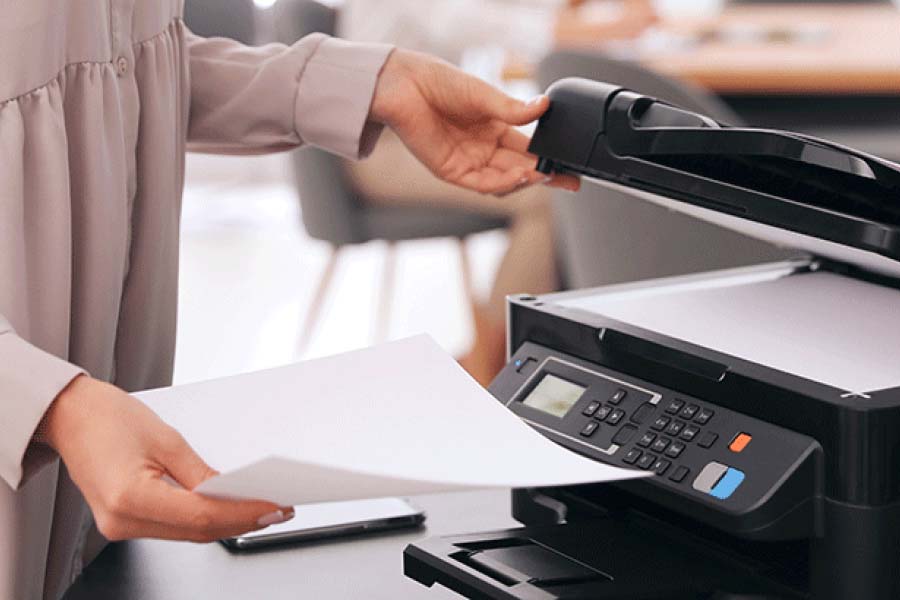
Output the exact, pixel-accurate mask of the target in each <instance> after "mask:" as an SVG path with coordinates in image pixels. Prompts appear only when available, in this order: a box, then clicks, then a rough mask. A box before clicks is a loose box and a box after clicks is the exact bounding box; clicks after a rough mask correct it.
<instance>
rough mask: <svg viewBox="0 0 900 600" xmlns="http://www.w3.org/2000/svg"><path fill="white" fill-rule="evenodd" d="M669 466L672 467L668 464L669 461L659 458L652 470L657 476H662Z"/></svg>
mask: <svg viewBox="0 0 900 600" xmlns="http://www.w3.org/2000/svg"><path fill="white" fill-rule="evenodd" d="M671 466H672V463H670V462H669V461H667V460H666V459H664V458H660V459H659V460H658V461H656V462H655V463H653V470H654V471H655V472H656V474H657V475H659V476H663V475H665V474H666V471H668V470H669V467H671Z"/></svg>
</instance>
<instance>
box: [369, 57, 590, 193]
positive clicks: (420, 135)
mask: <svg viewBox="0 0 900 600" xmlns="http://www.w3.org/2000/svg"><path fill="white" fill-rule="evenodd" d="M549 106H550V100H549V99H548V98H547V97H546V96H540V97H538V98H536V99H534V100H532V101H531V102H529V103H527V104H526V103H524V102H520V101H518V100H515V99H513V98H510V97H509V96H507V95H505V94H503V93H502V92H500V91H498V90H497V89H495V88H493V87H491V86H490V85H488V84H487V83H485V82H483V81H481V80H480V79H477V78H475V77H472V76H470V75H467V74H465V73H463V72H462V71H460V70H459V69H457V68H455V67H453V66H452V65H450V64H448V63H446V62H444V61H441V60H438V59H435V58H432V57H429V56H426V55H423V54H418V53H415V52H409V51H406V50H395V51H394V52H393V53H392V54H391V57H390V58H389V59H388V61H387V64H386V65H385V67H384V70H383V71H382V73H381V76H380V78H379V80H378V85H377V87H376V90H375V98H374V99H373V101H372V110H371V117H372V119H373V120H375V121H377V122H380V123H384V124H385V125H387V126H389V127H390V128H391V129H393V130H394V131H395V132H396V133H397V135H398V136H400V139H401V140H403V143H404V144H406V146H407V147H408V148H409V149H410V151H411V152H412V153H413V154H414V155H415V156H416V158H418V159H419V160H420V161H421V162H422V163H423V164H424V165H425V166H426V167H428V168H429V169H430V170H431V172H432V173H434V174H435V175H436V176H438V177H439V178H441V179H443V180H445V181H448V182H450V183H453V184H456V185H459V186H462V187H466V188H469V189H472V190H476V191H478V192H482V193H488V194H496V195H503V194H508V193H510V192H514V191H516V190H517V189H519V188H522V187H525V186H528V185H531V184H534V183H548V184H549V185H552V186H556V187H561V188H565V189H569V190H577V189H578V186H579V182H578V179H577V178H574V177H569V176H559V175H556V176H553V177H552V178H549V179H548V178H547V176H545V175H544V174H543V173H539V172H537V171H535V166H536V164H537V159H536V158H535V157H534V156H532V155H530V154H528V142H529V140H528V138H527V137H526V136H525V135H523V134H522V133H521V132H520V131H518V130H516V129H515V127H516V126H518V125H525V124H527V123H531V122H532V121H535V120H537V119H538V118H540V116H541V115H542V114H544V112H546V110H547V108H548V107H549Z"/></svg>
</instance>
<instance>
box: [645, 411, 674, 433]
mask: <svg viewBox="0 0 900 600" xmlns="http://www.w3.org/2000/svg"><path fill="white" fill-rule="evenodd" d="M671 420H672V419H670V418H669V417H667V416H665V415H663V416H661V417H659V418H657V419H656V420H655V421H653V424H652V425H650V429H655V430H656V431H662V430H663V429H665V428H666V425H668V424H669V422H670V421H671Z"/></svg>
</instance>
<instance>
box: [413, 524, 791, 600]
mask: <svg viewBox="0 0 900 600" xmlns="http://www.w3.org/2000/svg"><path fill="white" fill-rule="evenodd" d="M403 562H404V572H405V574H406V575H407V576H408V577H410V578H412V579H414V580H416V581H418V582H419V583H422V584H423V585H426V586H429V587H431V586H432V585H434V584H435V583H437V584H440V585H442V586H444V587H447V588H449V589H451V590H453V591H455V592H457V593H459V594H460V595H462V596H463V597H466V598H470V599H473V600H562V599H571V600H576V599H588V598H590V599H594V600H609V599H621V600H625V599H628V600H651V599H652V600H688V599H690V600H695V599H696V600H700V599H709V600H751V599H752V600H794V599H799V598H805V597H806V596H805V595H804V594H801V593H798V592H796V591H791V590H788V589H786V588H785V589H775V588H774V587H773V586H774V585H775V584H773V582H772V580H771V579H768V578H766V577H764V574H763V573H762V572H756V571H754V569H753V567H752V565H749V564H747V563H742V562H737V561H735V560H734V559H733V558H730V559H729V557H727V556H724V555H721V554H718V553H716V552H715V551H712V550H711V549H709V548H705V547H704V546H703V545H701V544H699V543H694V542H692V541H689V540H678V539H676V538H673V537H672V536H670V535H668V534H666V533H664V532H658V533H655V532H654V531H653V530H652V529H648V528H647V527H646V526H645V525H643V526H635V525H633V524H631V523H629V522H628V521H626V520H624V519H614V518H601V519H596V520H592V521H587V522H580V523H577V524H566V525H553V526H547V527H543V526H542V527H525V528H522V529H510V530H506V531H497V532H489V533H479V534H469V535H461V536H455V537H442V538H430V539H427V540H424V541H422V542H418V543H415V544H411V545H409V546H408V547H407V548H406V550H405V552H404V557H403Z"/></svg>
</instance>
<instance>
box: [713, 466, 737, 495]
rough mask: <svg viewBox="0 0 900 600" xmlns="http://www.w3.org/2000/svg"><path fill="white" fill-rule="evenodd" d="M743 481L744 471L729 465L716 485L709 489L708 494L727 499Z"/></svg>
mask: <svg viewBox="0 0 900 600" xmlns="http://www.w3.org/2000/svg"><path fill="white" fill-rule="evenodd" d="M743 482H744V472H743V471H740V470H738V469H735V468H733V467H729V469H728V470H727V471H726V472H725V475H723V476H722V478H721V479H720V480H719V482H718V483H716V486H715V487H714V488H713V489H712V490H710V492H709V495H710V496H712V497H713V498H718V499H719V500H728V499H729V498H731V495H732V494H734V492H735V491H737V489H738V488H739V487H740V485H741V484H742V483H743Z"/></svg>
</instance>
